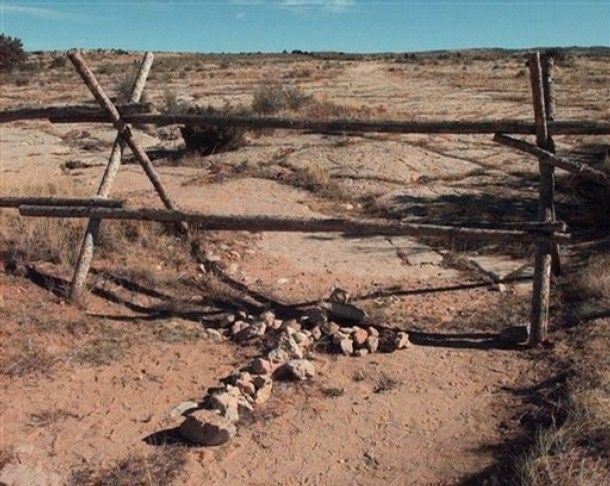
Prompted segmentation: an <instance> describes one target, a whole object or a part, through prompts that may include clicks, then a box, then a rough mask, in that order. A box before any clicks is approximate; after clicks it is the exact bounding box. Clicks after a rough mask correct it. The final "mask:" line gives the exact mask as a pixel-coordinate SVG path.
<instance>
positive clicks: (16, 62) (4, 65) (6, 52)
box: [0, 34, 27, 73]
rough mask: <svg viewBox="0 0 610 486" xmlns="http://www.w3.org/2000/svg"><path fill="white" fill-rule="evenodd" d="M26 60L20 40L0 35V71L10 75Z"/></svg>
mask: <svg viewBox="0 0 610 486" xmlns="http://www.w3.org/2000/svg"><path fill="white" fill-rule="evenodd" d="M26 59H27V54H26V53H25V51H24V50H23V44H22V43H21V39H18V38H17V37H11V36H8V35H5V34H0V71H3V72H8V73H11V72H13V70H14V69H15V68H18V67H20V66H22V65H23V63H24V62H25V60H26Z"/></svg>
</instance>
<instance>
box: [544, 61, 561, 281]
mask: <svg viewBox="0 0 610 486" xmlns="http://www.w3.org/2000/svg"><path fill="white" fill-rule="evenodd" d="M541 61H542V92H543V93H544V109H545V113H546V120H547V125H548V123H549V122H552V121H553V120H554V119H555V106H556V105H555V93H554V92H553V74H552V70H553V57H552V56H543V58H542V60H541ZM547 147H548V150H549V152H552V153H556V152H557V150H556V148H555V141H554V140H553V137H552V135H551V134H550V133H549V138H548V144H547ZM553 204H554V203H553ZM553 219H557V213H556V208H555V206H554V205H553ZM551 270H552V271H553V274H555V275H560V274H561V261H560V257H559V245H557V244H556V243H554V244H552V245H551Z"/></svg>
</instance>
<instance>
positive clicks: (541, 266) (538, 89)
mask: <svg viewBox="0 0 610 486" xmlns="http://www.w3.org/2000/svg"><path fill="white" fill-rule="evenodd" d="M528 66H529V71H530V83H531V87H532V101H533V105H534V120H535V125H536V143H537V145H538V146H539V147H540V148H543V149H548V148H550V147H549V146H550V141H549V137H550V135H549V131H548V126H547V119H546V108H545V105H544V86H543V80H542V68H541V64H540V54H539V53H534V54H532V55H531V56H530V57H529V62H528ZM538 166H539V171H540V183H539V189H538V190H539V193H538V220H539V221H541V222H542V221H545V222H546V221H552V220H553V217H554V215H555V209H554V201H553V192H554V175H553V170H554V169H553V166H552V165H549V164H547V163H545V162H544V161H543V160H542V159H539V161H538ZM550 296H551V252H550V245H549V242H548V241H547V242H539V243H538V244H537V247H536V256H535V258H534V285H533V291H532V314H531V321H530V329H529V339H528V343H529V344H530V345H532V346H533V345H536V344H539V343H541V342H543V341H545V340H546V336H547V330H548V322H549V306H550Z"/></svg>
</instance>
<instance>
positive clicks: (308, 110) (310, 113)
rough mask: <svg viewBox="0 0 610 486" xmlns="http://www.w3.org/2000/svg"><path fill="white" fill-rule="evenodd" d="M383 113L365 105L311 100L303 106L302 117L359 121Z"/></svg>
mask: <svg viewBox="0 0 610 486" xmlns="http://www.w3.org/2000/svg"><path fill="white" fill-rule="evenodd" d="M380 111H384V110H382V109H381V108H372V107H369V106H366V105H360V106H354V105H340V104H337V103H335V102H334V101H329V100H326V99H320V100H318V99H312V100H310V102H309V103H307V104H305V105H304V106H303V109H302V110H301V114H302V116H304V117H305V118H314V119H317V120H324V119H334V118H335V119H337V118H341V119H346V118H347V119H359V118H372V117H373V116H374V115H375V114H376V113H378V112H380Z"/></svg>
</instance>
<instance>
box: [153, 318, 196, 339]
mask: <svg viewBox="0 0 610 486" xmlns="http://www.w3.org/2000/svg"><path fill="white" fill-rule="evenodd" d="M153 334H154V336H155V338H156V339H158V340H159V341H162V342H164V343H184V342H191V341H196V340H197V339H202V338H203V337H204V336H205V333H204V332H203V328H202V326H201V324H199V323H196V322H185V321H175V320H172V321H167V322H163V323H161V324H160V325H158V326H155V327H154V330H153Z"/></svg>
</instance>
